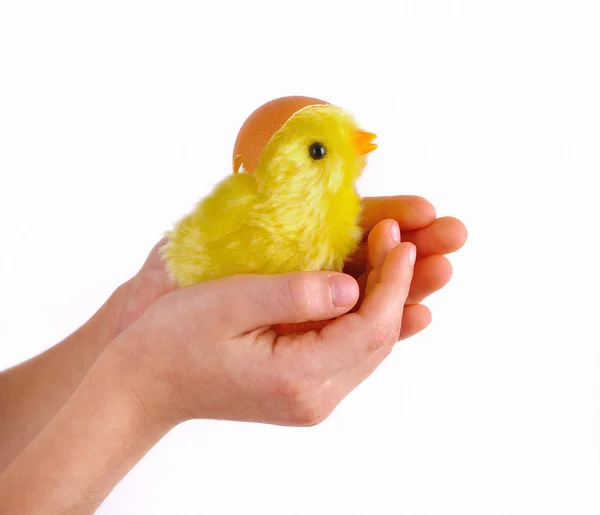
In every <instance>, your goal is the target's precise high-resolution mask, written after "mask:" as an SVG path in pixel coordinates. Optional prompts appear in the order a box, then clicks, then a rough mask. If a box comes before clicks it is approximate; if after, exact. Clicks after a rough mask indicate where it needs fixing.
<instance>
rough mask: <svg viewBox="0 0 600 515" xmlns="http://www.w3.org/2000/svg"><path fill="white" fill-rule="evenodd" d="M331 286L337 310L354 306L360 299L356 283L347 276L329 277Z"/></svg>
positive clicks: (335, 275)
mask: <svg viewBox="0 0 600 515" xmlns="http://www.w3.org/2000/svg"><path fill="white" fill-rule="evenodd" d="M329 284H330V285H331V296H332V301H333V305H334V306H335V307H336V308H345V307H348V306H353V305H354V303H355V302H356V299H357V297H358V287H357V284H356V281H355V280H354V279H353V278H352V277H350V276H349V275H345V274H334V275H330V276H329Z"/></svg>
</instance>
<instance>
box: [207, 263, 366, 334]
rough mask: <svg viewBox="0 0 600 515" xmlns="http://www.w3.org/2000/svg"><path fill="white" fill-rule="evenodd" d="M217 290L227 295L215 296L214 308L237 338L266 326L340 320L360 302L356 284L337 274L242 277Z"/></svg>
mask: <svg viewBox="0 0 600 515" xmlns="http://www.w3.org/2000/svg"><path fill="white" fill-rule="evenodd" d="M218 283H221V285H219V284H218ZM213 286H214V287H216V288H218V289H219V290H221V287H223V289H222V290H221V292H222V293H223V294H217V292H216V291H215V292H214V293H215V294H216V295H214V296H213V299H215V303H216V304H217V305H216V306H215V305H214V304H213V308H216V309H217V310H218V311H219V312H220V314H221V316H220V318H222V320H223V322H224V327H225V328H226V332H229V333H231V334H234V335H238V334H241V333H244V332H248V331H252V330H254V329H257V328H259V327H263V326H266V325H274V324H286V323H299V322H307V321H312V320H326V319H329V318H334V317H339V316H340V315H343V314H344V313H346V312H348V311H349V310H350V309H352V307H353V306H354V304H356V301H357V300H358V283H357V282H356V280H355V279H354V278H353V277H351V276H349V275H346V274H342V273H337V272H300V273H291V274H279V275H238V276H232V277H228V278H225V279H221V280H218V281H214V284H213ZM227 292H230V293H231V294H227Z"/></svg>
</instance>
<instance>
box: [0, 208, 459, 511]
mask: <svg viewBox="0 0 600 515" xmlns="http://www.w3.org/2000/svg"><path fill="white" fill-rule="evenodd" d="M364 225H365V229H366V230H367V231H369V233H368V238H367V240H366V241H365V242H364V244H363V245H362V246H361V249H360V250H359V251H358V252H357V254H356V256H355V257H354V258H353V259H352V261H351V262H350V263H349V264H348V267H347V270H345V272H347V274H332V273H328V272H313V273H302V274H285V275H279V276H234V277H229V278H225V279H220V280H218V281H210V282H207V283H203V284H199V285H196V286H193V287H190V288H185V289H179V290H176V289H175V286H174V285H173V284H171V283H170V282H169V281H168V279H167V278H166V275H165V273H164V269H163V265H162V263H161V261H160V259H159V258H158V254H157V250H158V248H159V246H160V244H161V243H160V242H159V244H157V246H155V248H154V249H153V250H152V251H151V253H150V255H149V256H148V259H147V261H146V262H145V264H144V265H143V266H142V268H141V270H140V271H139V272H138V273H137V274H136V275H135V276H134V277H133V278H132V279H131V280H129V281H127V282H126V283H125V284H123V285H122V286H120V287H119V288H118V289H117V290H116V291H115V293H114V294H113V295H112V296H111V297H110V298H109V299H108V301H107V302H106V303H105V304H104V306H102V307H101V308H100V310H99V311H98V312H97V313H96V314H95V315H94V316H93V317H92V318H91V319H90V320H89V321H88V322H87V323H86V324H84V325H83V326H82V327H81V328H80V329H79V330H78V331H76V332H75V333H73V334H72V335H70V336H69V337H67V338H66V339H65V340H64V341H63V342H61V343H59V344H58V345H56V346H55V347H53V348H51V349H49V350H48V351H46V352H44V353H43V354H40V355H38V356H36V357H34V358H32V359H31V360H29V361H27V362H25V363H23V364H20V365H18V366H16V367H13V368H11V369H9V370H7V371H5V372H3V373H1V374H0V433H2V435H3V438H2V440H1V441H0V472H1V471H3V472H2V474H1V475H0V511H2V512H6V513H41V512H42V511H43V513H88V512H89V513H92V512H93V511H94V509H95V508H96V507H97V506H98V505H99V504H100V503H101V502H102V500H103V499H104V498H105V497H106V495H108V493H109V492H110V490H111V489H112V488H113V487H114V486H115V485H116V483H117V482H118V481H119V480H120V479H121V478H122V477H123V476H124V475H125V474H126V473H127V472H128V471H129V470H130V469H131V468H132V467H133V466H134V465H135V463H137V461H139V459H141V457H142V456H143V455H144V454H145V453H146V452H147V451H148V450H149V449H150V448H151V447H152V446H153V445H154V444H155V443H156V442H157V441H158V440H159V439H160V438H161V437H162V436H164V434H166V433H167V432H168V431H169V430H170V429H171V428H172V427H174V426H175V425H177V424H178V423H180V422H182V421H184V420H188V419H191V418H210V419H227V420H244V421H254V422H262V423H271V424H283V425H299V426H306V425H314V424H316V423H319V422H320V421H322V420H323V419H324V418H326V417H327V416H328V415H329V414H330V413H331V412H332V411H333V409H334V408H335V406H337V404H338V403H339V402H340V401H341V400H342V399H343V398H344V397H345V396H346V395H347V394H348V393H349V392H350V391H351V390H352V389H354V388H355V387H356V386H357V385H358V384H360V382H362V381H363V380H364V379H365V378H366V377H367V376H368V375H369V374H371V373H372V372H373V370H374V369H375V368H376V367H377V366H378V365H379V363H380V362H381V361H382V360H383V359H384V358H385V357H386V356H387V355H388V354H389V352H390V351H391V349H392V348H393V345H394V344H395V342H396V341H398V339H404V338H408V337H410V336H412V335H414V334H416V333H418V332H420V331H421V330H423V329H424V328H425V327H426V326H427V325H428V324H429V322H430V320H431V315H430V313H429V310H428V309H427V308H426V307H425V306H422V305H420V304H419V302H421V301H422V300H423V299H425V298H426V297H427V296H429V295H430V294H432V293H433V292H435V291H437V290H439V289H440V288H442V287H443V286H444V285H445V284H446V283H447V282H448V280H449V279H450V275H451V267H450V264H449V261H448V260H447V258H446V257H444V254H447V253H450V252H453V251H455V250H458V249H459V248H460V247H461V246H462V245H463V244H464V242H465V240H466V230H465V228H464V225H463V224H462V223H461V222H460V221H458V220H456V219H454V218H440V219H436V218H435V210H434V208H433V206H431V204H429V203H428V202H427V201H425V200H424V199H422V198H419V197H386V198H371V199H365V216H364ZM400 234H401V240H402V241H403V243H401V244H399V240H400ZM413 251H414V252H415V253H416V256H417V260H416V263H415V265H414V267H413V265H412V262H411V253H412V252H413ZM334 287H335V288H334ZM334 299H335V300H334ZM344 313H347V314H344ZM341 315H343V316H341ZM334 317H339V318H338V319H337V320H335V321H334V322H332V323H331V324H329V325H328V326H327V327H325V328H323V329H322V330H321V331H318V332H317V331H310V332H308V333H305V334H300V335H288V336H281V337H278V336H277V335H276V334H275V332H274V331H272V330H271V329H270V326H271V325H273V324H278V323H299V322H304V321H307V320H319V319H325V318H334ZM23 485H27V487H26V488H25V487H24V486H23Z"/></svg>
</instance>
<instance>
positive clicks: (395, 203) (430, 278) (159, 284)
mask: <svg viewBox="0 0 600 515" xmlns="http://www.w3.org/2000/svg"><path fill="white" fill-rule="evenodd" d="M363 205H364V212H363V224H362V225H363V228H364V229H365V241H364V243H363V245H362V246H361V247H360V248H359V250H358V252H357V253H356V255H355V256H354V258H353V259H352V260H351V261H350V262H349V263H348V265H347V266H346V269H345V270H344V271H345V272H346V273H348V274H350V275H352V276H353V277H354V278H356V279H357V280H358V282H359V284H360V285H361V286H363V285H364V282H365V278H366V271H367V259H366V258H367V252H371V253H373V252H374V253H377V252H379V254H380V253H381V252H380V251H376V249H381V247H382V246H383V247H385V246H386V245H387V244H388V243H389V242H388V241H387V240H386V238H388V236H389V233H388V232H386V231H388V229H389V228H388V229H383V230H379V231H372V229H373V228H374V226H375V225H377V224H378V223H379V222H381V221H382V220H385V219H392V220H396V221H397V222H398V224H399V226H400V230H401V231H402V241H410V242H412V243H414V244H415V245H416V247H417V263H416V265H415V270H414V279H413V282H412V285H411V289H410V293H409V296H408V299H407V303H408V304H418V303H419V302H421V301H423V300H424V299H425V298H426V297H428V296H429V295H431V294H432V293H434V292H436V291H437V290H439V289H441V288H442V287H443V286H444V285H445V284H446V283H447V282H448V281H449V280H450V275H451V273H452V272H451V271H452V268H451V265H450V262H449V261H448V259H447V258H446V257H444V256H443V254H449V253H451V252H454V251H456V250H458V249H459V248H460V247H462V245H463V244H464V242H465V239H466V230H465V227H464V225H463V224H462V223H461V222H460V221H459V220H457V219H455V218H450V217H446V218H439V219H436V218H435V209H434V207H433V206H432V205H431V204H430V203H429V202H427V201H426V200H425V199H423V198H421V197H414V196H395V197H372V198H365V199H364V200H363ZM388 223H389V222H388ZM367 236H368V237H369V240H368V242H369V245H368V247H369V248H370V249H371V250H369V251H368V250H367V238H366V237H367ZM382 238H383V239H382ZM163 243H164V240H163V241H161V242H159V243H158V244H157V245H156V246H155V247H154V248H153V249H152V251H151V252H150V254H149V256H148V259H147V260H146V262H145V263H144V265H143V267H142V268H141V270H140V271H139V272H138V273H137V275H136V276H135V277H134V278H132V279H131V280H130V281H129V282H128V283H126V284H125V286H124V288H125V290H126V291H125V293H126V295H125V296H124V297H125V298H124V301H123V303H122V306H121V315H120V321H119V324H118V326H117V334H119V333H121V332H122V331H124V330H125V329H127V328H128V327H129V326H130V325H131V324H132V323H133V322H135V321H136V320H137V319H138V318H139V317H140V316H141V315H142V314H143V313H144V312H145V311H146V310H147V309H148V308H149V307H150V305H151V304H152V303H153V302H154V301H155V300H157V299H158V298H160V297H162V296H163V295H165V294H167V293H170V292H172V291H173V290H175V289H176V285H174V284H173V283H172V282H170V281H169V280H168V278H167V276H166V274H165V269H164V266H163V263H162V262H161V260H160V257H159V255H158V249H159V248H160V247H161V246H162V244H163ZM428 323H429V314H428V312H427V309H426V308H422V309H412V308H411V309H409V310H408V312H407V313H405V317H404V328H405V329H404V330H403V333H402V338H405V337H408V336H411V335H413V334H415V333H417V332H419V331H421V330H422V329H424V328H425V327H426V326H427V324H428Z"/></svg>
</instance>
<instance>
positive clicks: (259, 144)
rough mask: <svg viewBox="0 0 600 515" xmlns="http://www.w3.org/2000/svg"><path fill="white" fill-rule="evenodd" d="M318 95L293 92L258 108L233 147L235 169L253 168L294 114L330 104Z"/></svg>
mask: <svg viewBox="0 0 600 515" xmlns="http://www.w3.org/2000/svg"><path fill="white" fill-rule="evenodd" d="M328 104H329V102H326V101H324V100H319V99H318V98H312V97H302V96H290V97H281V98H276V99H274V100H271V101H269V102H267V103H266V104H263V105H262V106H260V107H259V108H258V109H256V110H255V111H254V112H253V113H252V114H251V115H250V116H249V117H248V118H247V119H246V121H245V122H244V124H243V125H242V128H241V129H240V131H239V132H238V135H237V138H236V140H235V145H234V147H233V163H232V164H233V170H234V172H237V171H238V169H239V167H240V165H242V164H243V166H244V169H245V170H246V171H248V172H253V171H254V169H255V168H256V165H257V163H258V159H259V157H260V154H261V153H262V151H263V149H264V148H265V146H266V145H267V143H268V142H269V141H270V140H271V138H272V137H273V135H274V134H275V133H276V132H277V131H278V130H279V129H281V127H283V125H284V124H285V122H287V121H288V120H289V119H290V118H291V117H292V115H294V114H295V113H297V112H298V111H299V110H300V109H302V108H304V107H307V106H310V105H328Z"/></svg>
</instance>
